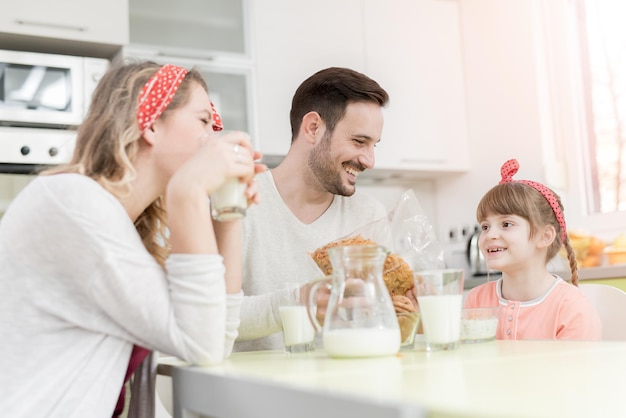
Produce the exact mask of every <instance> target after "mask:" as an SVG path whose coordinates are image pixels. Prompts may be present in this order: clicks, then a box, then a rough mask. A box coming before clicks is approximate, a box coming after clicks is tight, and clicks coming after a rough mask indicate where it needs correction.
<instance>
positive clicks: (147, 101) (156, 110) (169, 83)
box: [137, 64, 224, 132]
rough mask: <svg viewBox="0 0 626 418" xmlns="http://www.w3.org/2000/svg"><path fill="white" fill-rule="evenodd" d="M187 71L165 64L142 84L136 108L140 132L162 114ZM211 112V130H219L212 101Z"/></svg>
mask: <svg viewBox="0 0 626 418" xmlns="http://www.w3.org/2000/svg"><path fill="white" fill-rule="evenodd" d="M187 73H188V71H187V70H186V69H185V68H183V67H179V66H176V65H172V64H166V65H164V66H163V67H161V68H159V70H158V71H157V72H156V73H154V75H153V76H152V77H150V79H149V80H148V81H147V82H146V84H144V86H143V88H142V89H141V93H140V94H139V99H138V109H137V123H139V129H141V131H142V132H143V131H145V130H146V129H148V128H150V127H151V126H152V125H153V124H154V122H155V121H156V120H157V119H158V118H159V116H161V114H163V112H164V111H165V109H166V108H167V106H168V105H169V104H170V103H171V101H172V99H173V98H174V95H175V94H176V91H177V90H178V87H179V86H180V84H181V83H182V82H183V79H184V78H185V76H186V75H187ZM211 112H212V113H213V130H214V131H221V130H222V129H224V127H223V126H222V119H221V118H220V115H218V114H217V111H216V110H215V105H214V104H213V102H211Z"/></svg>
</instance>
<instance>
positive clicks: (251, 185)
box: [246, 151, 267, 207]
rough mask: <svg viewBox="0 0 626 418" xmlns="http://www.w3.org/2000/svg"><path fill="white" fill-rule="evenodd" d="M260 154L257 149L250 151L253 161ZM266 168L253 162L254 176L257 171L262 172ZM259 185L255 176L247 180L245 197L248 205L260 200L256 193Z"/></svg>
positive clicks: (259, 156)
mask: <svg viewBox="0 0 626 418" xmlns="http://www.w3.org/2000/svg"><path fill="white" fill-rule="evenodd" d="M261 157H262V154H261V153H260V152H258V151H252V158H253V159H254V161H258V160H260V159H261ZM266 170H267V166H266V165H265V164H261V163H257V162H255V163H254V175H255V176H256V175H257V174H259V173H262V172H264V171H266ZM258 191H259V187H258V185H257V183H256V177H252V178H251V179H250V180H248V187H247V188H246V198H247V199H248V207H250V206H251V205H252V204H258V203H259V201H260V196H259V194H258Z"/></svg>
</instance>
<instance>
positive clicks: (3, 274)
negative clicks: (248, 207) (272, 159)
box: [0, 174, 243, 418]
mask: <svg viewBox="0 0 626 418" xmlns="http://www.w3.org/2000/svg"><path fill="white" fill-rule="evenodd" d="M242 298H243V296H242V294H239V295H233V296H228V297H227V296H226V290H225V283H224V265H223V262H222V257H221V256H219V255H191V254H187V255H173V256H172V257H170V259H169V260H168V261H167V272H166V271H164V269H163V268H162V267H161V266H159V265H158V263H157V262H156V261H155V260H154V258H153V257H152V256H151V255H150V254H149V253H148V252H147V251H146V249H145V247H144V246H143V244H142V242H141V239H140V238H139V235H138V234H137V231H136V229H135V227H134V225H133V223H132V221H131V220H130V218H129V217H128V215H127V213H126V211H125V210H124V208H123V207H122V206H121V204H120V203H119V201H118V200H117V199H116V198H115V197H114V196H113V195H111V194H110V193H109V192H107V191H106V190H104V189H103V188H102V187H101V186H100V185H99V184H98V183H96V182H95V181H93V180H92V179H90V178H88V177H85V176H81V175H78V174H59V175H53V176H43V177H39V178H36V179H35V180H33V181H32V182H31V183H30V184H29V185H28V186H27V187H26V188H25V189H24V190H23V191H22V193H21V194H20V195H19V196H18V197H17V198H16V199H15V200H14V201H13V202H12V204H11V206H10V207H9V208H8V210H7V212H6V214H5V215H4V217H3V218H2V221H1V223H0V393H1V394H2V396H0V411H2V415H3V416H7V417H9V416H10V417H43V416H45V417H64V418H67V417H81V418H82V417H87V416H89V417H106V418H109V417H111V415H112V412H113V408H114V406H115V403H116V401H117V397H118V395H119V393H120V389H121V387H122V381H123V378H124V374H125V372H126V368H127V366H128V360H129V357H130V353H131V349H132V347H133V344H138V345H140V346H143V347H146V348H150V349H153V350H158V351H161V352H164V353H168V354H171V355H175V356H178V357H180V358H181V359H183V360H186V361H188V362H191V363H200V364H206V363H216V362H219V361H221V360H222V359H223V358H224V356H226V355H228V354H229V353H230V350H231V348H232V344H233V341H234V338H235V337H236V335H237V326H238V323H239V309H240V305H241V300H242ZM147 363H148V364H149V359H148V362H147ZM152 393H153V392H152ZM149 403H150V402H149V401H148V402H147V404H149Z"/></svg>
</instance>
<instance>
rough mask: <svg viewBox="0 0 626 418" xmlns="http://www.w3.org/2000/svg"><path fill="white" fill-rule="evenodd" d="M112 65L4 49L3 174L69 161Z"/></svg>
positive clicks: (0, 62) (0, 74) (0, 99)
mask: <svg viewBox="0 0 626 418" xmlns="http://www.w3.org/2000/svg"><path fill="white" fill-rule="evenodd" d="M108 66H109V61H108V60H105V59H100V58H90V57H77V56H66V55H55V54H43V53H35V52H22V51H9V50H0V172H4V173H19V174H27V173H31V172H33V171H34V170H36V168H37V167H39V166H41V165H43V166H47V165H55V164H60V163H63V162H66V161H68V160H69V158H70V157H71V155H72V152H73V148H74V143H75V138H76V135H75V132H74V131H75V129H76V127H77V126H78V125H80V123H81V122H82V120H83V118H84V116H85V113H86V111H87V108H88V106H89V103H90V100H91V95H92V93H93V91H94V89H95V87H96V85H97V83H98V81H99V80H100V78H101V77H102V76H103V75H104V73H105V72H106V70H107V68H108Z"/></svg>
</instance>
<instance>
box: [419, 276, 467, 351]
mask: <svg viewBox="0 0 626 418" xmlns="http://www.w3.org/2000/svg"><path fill="white" fill-rule="evenodd" d="M414 278H415V289H416V291H417V303H418V305H419V311H420V316H421V321H422V327H423V329H424V342H425V349H426V351H435V350H452V349H455V348H458V347H459V346H460V344H461V310H462V307H463V270H462V269H434V270H424V271H419V272H416V273H415V274H414Z"/></svg>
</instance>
